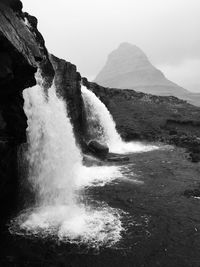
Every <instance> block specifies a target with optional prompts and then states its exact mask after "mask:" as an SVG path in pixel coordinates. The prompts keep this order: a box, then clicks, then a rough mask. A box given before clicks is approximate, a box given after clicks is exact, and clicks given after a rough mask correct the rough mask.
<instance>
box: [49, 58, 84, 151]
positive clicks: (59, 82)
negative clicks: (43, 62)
mask: <svg viewBox="0 0 200 267" xmlns="http://www.w3.org/2000/svg"><path fill="white" fill-rule="evenodd" d="M51 62H52V64H53V67H54V70H55V78H54V83H55V86H56V90H57V93H58V94H59V95H60V96H61V97H62V98H63V99H64V100H65V102H66V104H67V110H68V115H69V117H70V119H71V122H72V125H73V129H74V133H75V136H76V139H77V141H78V142H79V143H80V145H81V146H82V147H83V146H84V144H83V143H84V141H83V136H84V133H85V127H86V123H85V121H86V117H85V116H86V115H85V110H84V104H83V99H82V95H81V75H80V73H79V72H77V70H76V66H75V65H73V64H71V63H70V62H67V61H65V60H63V59H59V58H57V57H55V56H54V55H51Z"/></svg>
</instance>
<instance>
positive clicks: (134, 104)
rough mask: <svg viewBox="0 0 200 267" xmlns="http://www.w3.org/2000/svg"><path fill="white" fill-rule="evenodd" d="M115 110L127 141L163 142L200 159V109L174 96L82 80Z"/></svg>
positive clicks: (113, 112) (118, 125)
mask: <svg viewBox="0 0 200 267" xmlns="http://www.w3.org/2000/svg"><path fill="white" fill-rule="evenodd" d="M82 82H83V84H84V85H85V86H86V87H87V88H88V89H90V90H91V91H93V92H94V93H95V94H96V95H97V96H98V97H99V98H100V100H101V101H102V102H103V103H104V104H105V105H106V106H107V108H108V109H109V111H110V112H111V114H112V116H113V118H114V120H115V122H116V127H117V130H118V131H119V133H120V134H121V136H122V137H123V138H124V139H125V140H127V141H131V140H149V141H159V142H164V143H167V144H172V145H177V146H180V147H184V148H186V149H187V152H188V155H187V156H188V158H189V159H190V160H191V161H193V162H198V161H200V117H199V114H200V108H199V107H196V106H193V105H191V104H188V103H187V102H186V101H184V100H180V99H178V98H176V97H173V96H155V95H151V94H145V93H140V92H136V91H134V90H129V89H124V90H121V89H111V88H106V87H102V86H100V85H98V84H96V83H93V82H89V81H88V80H87V79H86V78H83V79H82Z"/></svg>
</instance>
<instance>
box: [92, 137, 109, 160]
mask: <svg viewBox="0 0 200 267" xmlns="http://www.w3.org/2000/svg"><path fill="white" fill-rule="evenodd" d="M88 148H89V150H90V151H91V152H92V153H94V154H95V155H97V156H99V157H106V156H107V155H108V152H109V148H108V147H107V146H106V145H103V144H101V143H99V142H97V141H96V140H91V141H90V142H89V143H88Z"/></svg>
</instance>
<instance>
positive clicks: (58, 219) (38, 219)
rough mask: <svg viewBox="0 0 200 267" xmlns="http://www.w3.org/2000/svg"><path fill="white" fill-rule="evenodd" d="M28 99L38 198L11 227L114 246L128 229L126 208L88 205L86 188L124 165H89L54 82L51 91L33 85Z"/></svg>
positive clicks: (30, 152) (31, 174) (34, 185)
mask: <svg viewBox="0 0 200 267" xmlns="http://www.w3.org/2000/svg"><path fill="white" fill-rule="evenodd" d="M24 100H25V106H24V110H25V113H26V115H27V118H28V129H27V136H28V145H29V148H28V152H27V153H26V155H25V156H26V158H27V160H28V162H29V174H28V180H29V184H30V186H31V187H32V190H33V192H34V194H35V197H36V203H35V206H34V207H30V209H27V210H25V211H22V213H21V214H20V215H19V216H18V217H17V218H16V219H14V220H13V221H12V224H11V227H10V232H11V233H13V234H18V235H31V236H32V235H33V236H35V237H36V236H39V237H48V236H50V237H52V238H55V239H57V240H62V241H63V242H64V241H66V242H70V243H79V244H80V243H84V244H87V245H92V246H97V247H98V246H100V245H105V246H110V245H113V244H114V243H116V242H117V241H119V239H120V236H121V232H122V230H123V228H122V225H121V221H120V211H119V210H117V209H112V208H110V207H109V206H108V205H106V204H105V203H102V202H95V203H92V204H84V203H89V201H88V200H87V196H84V193H83V190H84V188H87V187H91V186H103V185H105V183H107V182H111V181H112V180H114V179H116V178H117V177H120V175H121V173H120V171H119V169H118V168H117V167H115V166H111V167H105V166H104V167H85V166H83V164H82V156H81V153H80V151H79V148H78V147H77V145H76V143H75V138H74V135H73V129H72V126H71V123H70V120H69V118H68V117H67V115H66V107H65V105H64V102H63V101H62V100H61V99H59V98H58V97H57V95H56V92H55V88H54V86H52V87H51V88H50V89H49V90H48V95H46V94H45V93H44V91H43V89H42V88H41V87H40V86H39V85H37V86H35V87H33V88H29V89H27V90H25V91H24Z"/></svg>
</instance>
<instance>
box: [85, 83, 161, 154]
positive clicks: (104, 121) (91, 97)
mask: <svg viewBox="0 0 200 267" xmlns="http://www.w3.org/2000/svg"><path fill="white" fill-rule="evenodd" d="M81 92H82V96H83V100H84V104H85V107H86V114H87V121H88V126H89V135H90V136H91V138H92V139H95V140H97V141H99V142H101V143H103V144H106V145H107V146H108V147H109V150H110V152H113V153H122V154H126V153H134V152H145V151H150V150H154V149H157V148H158V147H157V146H152V145H146V144H142V143H141V142H124V141H123V140H122V138H121V136H120V135H119V133H118V132H117V130H116V124H115V121H114V120H113V117H112V115H111V114H110V112H109V110H108V109H107V107H106V106H105V105H104V103H103V102H101V100H100V99H99V98H98V97H97V96H96V95H95V94H94V93H93V92H92V91H90V90H88V89H87V88H86V87H85V86H84V85H82V86H81Z"/></svg>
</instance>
